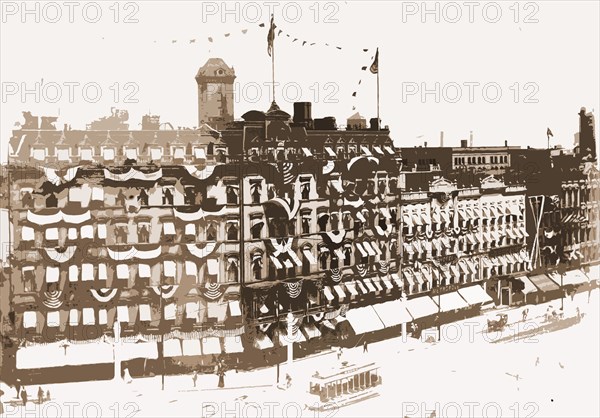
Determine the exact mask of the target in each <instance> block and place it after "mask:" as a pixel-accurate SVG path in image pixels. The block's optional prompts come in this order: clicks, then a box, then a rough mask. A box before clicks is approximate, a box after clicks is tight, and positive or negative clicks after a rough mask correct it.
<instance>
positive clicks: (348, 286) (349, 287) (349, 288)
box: [344, 282, 358, 296]
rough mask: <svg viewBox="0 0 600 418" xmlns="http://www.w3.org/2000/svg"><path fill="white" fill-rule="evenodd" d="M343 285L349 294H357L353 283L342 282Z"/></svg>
mask: <svg viewBox="0 0 600 418" xmlns="http://www.w3.org/2000/svg"><path fill="white" fill-rule="evenodd" d="M344 286H346V290H347V291H348V292H349V293H350V295H352V296H358V292H357V291H356V284H355V283H351V282H347V283H344Z"/></svg>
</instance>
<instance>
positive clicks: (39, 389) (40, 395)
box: [38, 386, 44, 405]
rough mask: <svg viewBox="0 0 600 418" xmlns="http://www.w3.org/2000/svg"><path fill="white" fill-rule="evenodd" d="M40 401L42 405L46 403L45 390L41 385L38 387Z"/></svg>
mask: <svg viewBox="0 0 600 418" xmlns="http://www.w3.org/2000/svg"><path fill="white" fill-rule="evenodd" d="M38 403H39V404H40V405H41V404H43V403H44V391H43V390H42V387H41V386H40V387H39V388H38Z"/></svg>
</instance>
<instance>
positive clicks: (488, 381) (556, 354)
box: [2, 290, 600, 417]
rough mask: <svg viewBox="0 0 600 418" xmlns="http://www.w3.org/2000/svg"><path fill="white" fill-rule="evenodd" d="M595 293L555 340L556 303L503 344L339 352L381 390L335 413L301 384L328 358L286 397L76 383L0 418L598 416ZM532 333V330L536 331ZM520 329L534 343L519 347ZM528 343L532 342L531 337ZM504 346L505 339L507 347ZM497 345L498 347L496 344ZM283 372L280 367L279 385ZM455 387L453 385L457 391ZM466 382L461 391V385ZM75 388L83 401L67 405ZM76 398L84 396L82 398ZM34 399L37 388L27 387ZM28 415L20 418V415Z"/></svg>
mask: <svg viewBox="0 0 600 418" xmlns="http://www.w3.org/2000/svg"><path fill="white" fill-rule="evenodd" d="M598 293H599V291H598V290H594V292H593V293H592V297H591V300H590V302H589V303H588V293H587V292H584V293H580V294H578V295H576V296H575V300H574V301H571V299H570V298H568V299H565V316H566V317H569V316H573V315H575V307H576V306H579V307H580V310H581V312H582V313H584V318H583V320H582V321H581V323H579V324H577V325H575V326H572V327H570V328H566V329H562V330H558V331H555V332H544V331H543V328H541V325H543V323H544V319H543V314H544V313H545V312H546V309H547V306H548V305H552V306H554V307H560V300H558V301H552V302H550V303H546V304H543V305H538V306H530V307H529V309H530V311H529V319H528V321H527V325H525V324H523V323H522V322H521V323H519V321H521V319H522V318H521V312H522V308H513V309H503V310H502V312H503V313H507V314H508V316H509V326H507V330H506V331H505V332H504V333H503V334H498V333H486V332H482V330H484V329H485V322H486V318H488V317H490V318H491V317H493V316H495V314H496V311H492V312H489V313H486V314H485V315H482V316H480V317H477V318H470V319H468V320H465V321H460V322H457V323H453V324H448V325H446V326H444V327H443V328H442V333H441V335H442V338H441V341H439V342H437V341H436V342H434V343H431V342H425V341H424V340H425V339H426V337H427V335H428V334H427V332H429V331H427V332H424V333H423V334H424V335H423V338H422V340H415V339H412V338H409V339H408V340H407V341H403V340H402V339H401V338H393V339H389V340H386V341H382V342H378V343H373V344H370V345H369V347H368V350H369V351H368V353H363V348H362V346H360V347H357V348H354V349H350V350H346V351H344V353H343V356H342V360H346V361H349V362H351V363H352V362H366V361H376V362H377V363H378V364H379V365H381V374H382V376H383V385H382V386H380V387H379V389H378V392H379V396H378V397H376V398H373V399H369V400H366V401H363V402H360V403H357V404H353V405H350V406H346V407H344V408H341V409H339V410H337V411H327V412H314V411H310V410H308V409H305V408H306V406H307V405H313V404H315V403H316V402H317V401H318V399H317V397H316V396H312V395H309V394H308V393H307V390H308V378H309V376H310V375H311V374H313V373H314V371H316V370H317V369H323V368H325V367H330V366H331V365H332V364H334V363H336V362H337V361H338V360H337V356H336V354H335V353H334V352H333V351H331V352H328V353H321V354H318V355H314V356H312V357H309V358H306V359H301V360H298V361H296V362H295V363H294V365H293V366H292V369H291V371H289V372H290V374H291V376H292V378H293V385H292V388H291V389H289V390H281V389H278V388H277V387H276V385H275V379H276V369H275V368H268V369H260V370H255V371H252V372H239V373H235V372H234V371H229V372H228V373H227V375H226V377H225V385H226V387H225V388H224V389H218V388H217V377H216V376H214V375H201V376H199V379H198V382H197V387H196V388H194V387H193V384H192V379H191V376H189V375H186V376H167V377H166V378H165V390H164V392H163V391H161V380H160V377H154V378H141V379H135V380H134V381H133V382H132V383H130V384H125V383H114V382H107V381H101V382H85V383H69V384H57V385H44V390H48V389H49V390H50V392H51V394H52V398H53V401H52V402H47V403H45V404H43V405H42V406H41V407H40V405H37V404H30V405H29V406H28V407H27V408H26V410H25V411H24V410H23V408H21V407H20V406H11V405H10V404H9V402H10V401H11V399H10V398H11V397H12V398H13V399H12V400H13V401H14V400H15V399H14V394H15V390H14V389H12V388H7V387H6V386H5V385H3V386H2V389H3V390H4V391H5V395H4V397H3V401H4V403H5V409H6V416H15V417H21V416H34V415H35V416H42V417H53V416H81V415H84V416H85V415H87V416H106V417H114V416H121V417H126V416H164V415H171V416H190V417H198V416H206V417H208V416H215V417H225V416H237V417H243V416H248V417H255V416H263V417H268V416H290V417H295V416H307V417H308V416H311V417H314V416H333V414H335V415H336V416H344V417H345V416H369V415H370V414H372V411H373V406H374V405H375V404H376V405H377V407H378V410H379V411H384V410H385V411H386V412H387V416H409V417H411V416H412V417H421V416H429V414H430V413H431V411H433V410H435V411H436V415H437V417H446V416H447V417H452V416H492V417H494V416H508V417H514V416H519V417H526V416H532V417H533V416H538V417H563V416H581V417H585V416H590V417H591V416H600V411H599V407H598V402H597V393H598V391H600V385H599V382H598V379H599V378H598V376H599V370H600V366H599V361H598V356H597V354H598V352H599V348H600V347H599V341H598V330H599V329H600V328H599V317H600V315H599V311H598V309H599V306H600V305H599V294H598ZM536 327H537V328H536ZM523 329H527V330H530V329H538V330H540V333H538V334H534V335H527V337H526V338H519V334H520V333H521V332H522V331H523ZM530 334H531V333H530ZM507 336H513V337H514V338H509V339H508V340H509V341H506V337H507ZM499 339H503V342H497V343H495V342H494V341H497V340H499ZM286 372H288V369H287V368H286V366H285V365H282V366H281V376H282V381H283V380H284V379H283V378H284V376H285V373H286ZM457 381H460V382H463V383H462V384H460V385H457V384H456V382H457ZM465 382H470V383H468V384H467V383H465ZM74 385H77V387H78V393H86V394H88V396H85V397H84V398H78V399H73V397H71V396H70V395H69V393H70V392H71V391H72V390H73V387H74ZM81 388H85V391H82V389H81ZM27 389H28V393H29V394H30V395H35V393H37V387H28V388H27ZM26 413H29V415H26Z"/></svg>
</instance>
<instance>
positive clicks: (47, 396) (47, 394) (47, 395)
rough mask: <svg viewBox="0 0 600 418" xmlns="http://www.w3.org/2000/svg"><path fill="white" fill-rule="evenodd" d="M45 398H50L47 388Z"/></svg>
mask: <svg viewBox="0 0 600 418" xmlns="http://www.w3.org/2000/svg"><path fill="white" fill-rule="evenodd" d="M46 400H47V401H49V400H50V391H49V390H47V391H46Z"/></svg>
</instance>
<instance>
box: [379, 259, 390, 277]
mask: <svg viewBox="0 0 600 418" xmlns="http://www.w3.org/2000/svg"><path fill="white" fill-rule="evenodd" d="M379 271H380V272H381V274H387V273H388V271H389V265H388V262H387V261H385V260H380V261H379Z"/></svg>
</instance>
